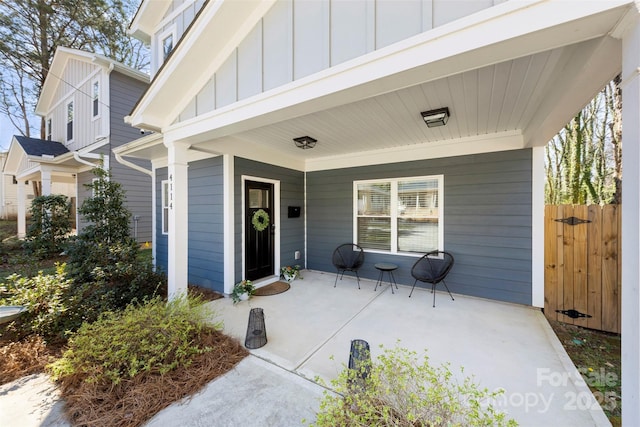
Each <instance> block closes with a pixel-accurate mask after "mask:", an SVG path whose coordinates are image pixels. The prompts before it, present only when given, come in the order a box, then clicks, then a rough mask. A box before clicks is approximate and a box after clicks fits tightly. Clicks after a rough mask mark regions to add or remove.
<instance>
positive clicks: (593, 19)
mask: <svg viewBox="0 0 640 427" xmlns="http://www.w3.org/2000/svg"><path fill="white" fill-rule="evenodd" d="M628 3H629V1H628V0H626V1H623V0H620V1H615V0H612V1H610V2H586V3H585V4H583V3H581V7H579V8H577V7H575V4H573V2H564V1H529V2H505V3H502V4H500V5H498V6H494V7H492V8H489V9H486V10H484V11H482V12H478V13H476V14H474V15H471V16H469V17H467V18H463V19H460V20H457V21H454V22H452V23H450V24H447V25H443V26H442V27H438V28H435V29H434V30H431V31H428V32H425V33H422V34H419V35H417V36H414V37H411V38H409V39H406V40H403V41H401V42H398V43H396V44H393V45H391V46H388V47H386V48H383V49H380V50H378V51H374V52H372V53H370V54H367V55H363V56H361V57H359V58H355V59H353V60H351V61H347V62H345V63H343V64H339V65H336V66H334V67H331V68H328V69H325V70H323V71H320V72H318V73H315V74H312V75H310V76H308V77H306V78H303V79H299V80H296V81H294V82H292V83H289V84H287V85H284V86H281V87H279V88H275V89H273V90H270V91H267V92H264V93H261V94H258V95H255V96H253V97H250V98H247V99H245V100H242V101H238V102H235V103H233V104H231V105H229V106H226V107H224V108H220V109H217V110H214V111H212V112H210V113H207V114H203V115H201V116H198V117H195V118H192V119H190V120H186V121H184V122H179V123H175V124H173V125H170V126H165V127H164V128H163V130H164V131H165V132H169V131H171V132H172V133H173V134H174V137H175V138H176V139H190V140H192V141H194V142H201V141H204V140H207V139H211V138H219V137H223V136H227V135H231V134H234V133H237V132H242V131H246V130H250V129H254V128H256V127H259V126H265V125H269V124H272V123H275V122H279V121H282V120H287V119H290V118H294V117H299V116H303V115H306V114H311V113H314V112H318V111H322V110H324V109H328V108H332V107H336V106H339V105H344V104H346V103H350V102H355V101H358V100H362V99H366V98H369V97H373V96H376V95H380V94H384V93H388V92H391V91H395V90H398V89H401V88H405V87H410V86H414V85H417V84H421V83H425V82H428V81H434V80H437V79H440V78H444V77H447V76H450V75H454V74H459V73H462V72H465V71H468V70H472V69H477V68H481V67H485V66H489V65H493V64H496V63H500V62H503V61H506V60H511V59H514V58H519V57H522V56H525V55H530V54H533V53H537V52H542V51H546V50H550V49H554V48H557V47H561V46H565V45H571V44H574V43H579V42H582V41H585V40H590V39H593V38H596V37H599V36H602V35H605V34H607V32H608V31H610V30H611V28H612V25H613V24H615V22H616V21H617V20H618V19H619V17H620V16H621V15H622V14H623V13H624V11H623V10H617V9H616V7H620V6H624V5H626V4H628ZM583 6H584V7H583ZM612 22H613V24H612ZM561 24H566V25H564V26H563V25H561ZM498 29H499V30H498ZM192 66H193V64H192ZM186 80H187V79H184V81H185V82H186ZM189 99H191V98H189ZM152 100H153V99H152V97H150V98H149V99H147V100H146V102H147V103H150V102H151V101H152ZM185 101H186V100H185ZM162 105H165V104H164V103H162V102H161V103H157V104H156V108H157V109H160V106H162ZM173 118H175V117H173ZM166 119H167V120H169V121H171V120H170V119H171V118H170V117H167V118H166Z"/></svg>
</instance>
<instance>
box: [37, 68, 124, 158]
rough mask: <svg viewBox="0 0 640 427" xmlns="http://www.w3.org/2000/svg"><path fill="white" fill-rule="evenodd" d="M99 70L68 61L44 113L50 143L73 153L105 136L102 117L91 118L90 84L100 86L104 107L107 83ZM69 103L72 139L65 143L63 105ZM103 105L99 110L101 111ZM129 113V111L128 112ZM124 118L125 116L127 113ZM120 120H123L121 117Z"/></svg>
mask: <svg viewBox="0 0 640 427" xmlns="http://www.w3.org/2000/svg"><path fill="white" fill-rule="evenodd" d="M105 76H106V74H105V73H104V72H103V67H101V66H99V65H95V64H91V63H88V62H86V61H80V60H77V59H73V58H72V59H69V62H68V64H67V66H66V67H65V69H64V73H63V76H62V77H61V82H60V84H59V85H58V88H57V89H56V94H55V97H54V98H53V99H54V100H55V103H54V104H53V105H52V106H51V109H50V111H49V112H48V113H47V116H46V118H45V119H46V120H49V119H51V131H52V132H51V139H52V140H53V141H59V142H61V143H62V144H64V145H65V146H66V147H67V148H68V149H69V151H76V150H79V149H81V148H84V147H86V146H88V145H91V144H93V143H94V142H96V140H97V138H99V137H101V136H106V135H107V133H108V132H109V128H108V123H107V119H106V117H107V116H106V115H104V114H101V115H100V116H99V117H98V118H94V117H93V95H92V94H93V89H92V85H93V82H94V81H96V80H97V81H98V82H99V84H100V91H101V94H102V96H101V99H100V100H101V101H102V102H104V103H106V101H105V100H104V99H102V98H104V94H105V93H107V92H106V90H105V86H107V84H108V82H107V81H106V78H105ZM69 102H73V139H72V140H71V141H67V105H68V104H69ZM104 108H105V107H104V105H100V110H101V111H102V112H103V111H104ZM129 112H130V111H129ZM127 114H128V113H127ZM123 117H124V116H123Z"/></svg>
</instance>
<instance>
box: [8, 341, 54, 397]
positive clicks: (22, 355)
mask: <svg viewBox="0 0 640 427" xmlns="http://www.w3.org/2000/svg"><path fill="white" fill-rule="evenodd" d="M60 356H62V347H61V346H59V345H51V344H49V345H46V344H45V342H44V340H43V339H42V338H40V337H38V336H31V337H28V338H25V339H23V340H21V341H16V342H9V341H8V340H6V339H0V385H2V384H6V383H10V382H11V381H15V380H17V379H19V378H22V377H24V376H26V375H31V374H37V373H40V372H42V371H44V367H45V366H46V365H47V364H49V363H51V362H53V361H54V360H56V359H58V358H60Z"/></svg>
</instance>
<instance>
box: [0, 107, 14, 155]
mask: <svg viewBox="0 0 640 427" xmlns="http://www.w3.org/2000/svg"><path fill="white" fill-rule="evenodd" d="M16 133H17V131H16V128H14V127H13V125H12V124H11V122H10V121H9V119H8V118H7V117H6V116H5V115H0V151H7V150H9V145H10V144H11V138H12V137H13V135H15V134H16Z"/></svg>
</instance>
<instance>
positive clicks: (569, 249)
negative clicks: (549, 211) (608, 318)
mask: <svg viewBox="0 0 640 427" xmlns="http://www.w3.org/2000/svg"><path fill="white" fill-rule="evenodd" d="M572 216H574V215H573V206H565V207H564V214H563V218H571V217H572ZM561 224H562V253H563V254H564V266H563V267H564V268H563V272H562V278H563V281H562V290H563V293H564V298H562V305H561V306H560V309H564V308H574V303H573V293H574V290H575V281H574V279H575V277H574V275H573V270H574V265H573V258H574V253H573V229H574V226H571V225H568V224H564V223H561ZM558 318H559V319H560V320H562V321H563V322H565V323H570V324H572V325H573V324H574V323H575V322H574V320H573V319H572V318H571V317H567V316H558Z"/></svg>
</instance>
